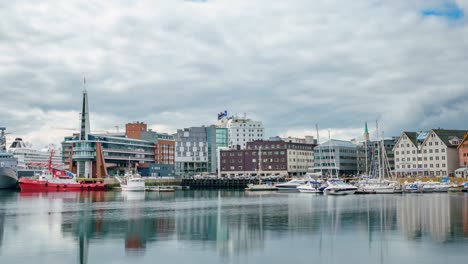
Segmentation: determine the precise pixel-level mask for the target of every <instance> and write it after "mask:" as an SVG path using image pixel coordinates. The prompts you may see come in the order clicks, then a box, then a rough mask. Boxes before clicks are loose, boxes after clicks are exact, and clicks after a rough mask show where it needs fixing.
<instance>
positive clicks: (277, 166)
mask: <svg viewBox="0 0 468 264" xmlns="http://www.w3.org/2000/svg"><path fill="white" fill-rule="evenodd" d="M226 168H227V167H226V166H222V167H221V169H222V170H224V171H225V170H226ZM273 169H275V170H285V169H286V165H269V166H265V167H263V168H262V170H273ZM304 169H306V168H304ZM229 170H231V171H233V170H236V166H229ZM237 170H239V171H242V170H244V166H237Z"/></svg>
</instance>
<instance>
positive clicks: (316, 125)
mask: <svg viewBox="0 0 468 264" xmlns="http://www.w3.org/2000/svg"><path fill="white" fill-rule="evenodd" d="M315 131H317V145H318V144H319V143H320V138H319V129H318V124H315Z"/></svg>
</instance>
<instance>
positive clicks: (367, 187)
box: [359, 124, 398, 194]
mask: <svg viewBox="0 0 468 264" xmlns="http://www.w3.org/2000/svg"><path fill="white" fill-rule="evenodd" d="M377 131H378V124H377ZM377 133H378V132H377ZM376 150H377V157H378V166H377V169H378V175H379V178H378V179H369V180H367V181H363V182H361V183H360V187H359V192H360V193H375V194H384V193H387V194H388V193H395V192H396V191H395V190H396V189H398V188H397V187H398V186H397V183H395V182H389V181H384V180H383V176H384V174H385V169H384V168H385V166H386V165H388V161H387V159H386V158H387V156H386V151H385V145H384V139H383V133H382V139H381V140H380V141H379V142H378V144H377V148H376Z"/></svg>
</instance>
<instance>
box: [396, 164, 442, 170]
mask: <svg viewBox="0 0 468 264" xmlns="http://www.w3.org/2000/svg"><path fill="white" fill-rule="evenodd" d="M445 166H446V165H445V163H442V164H439V163H436V164H435V167H436V168H440V167H442V168H445ZM417 167H418V168H419V169H421V168H425V169H427V168H428V167H429V168H434V164H432V163H431V164H429V166H428V164H418V166H417ZM395 168H397V169H399V168H400V165H396V166H395ZM401 168H402V169H411V168H413V169H416V164H402V165H401Z"/></svg>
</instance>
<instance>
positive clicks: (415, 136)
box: [403, 131, 418, 146]
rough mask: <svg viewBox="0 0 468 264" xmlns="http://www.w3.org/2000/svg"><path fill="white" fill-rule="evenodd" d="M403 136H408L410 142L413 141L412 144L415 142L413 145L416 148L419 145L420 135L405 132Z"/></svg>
mask: <svg viewBox="0 0 468 264" xmlns="http://www.w3.org/2000/svg"><path fill="white" fill-rule="evenodd" d="M403 134H406V136H407V137H408V138H409V140H411V142H413V144H414V145H415V146H417V145H418V141H417V139H418V133H417V132H407V131H405V132H403Z"/></svg>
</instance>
